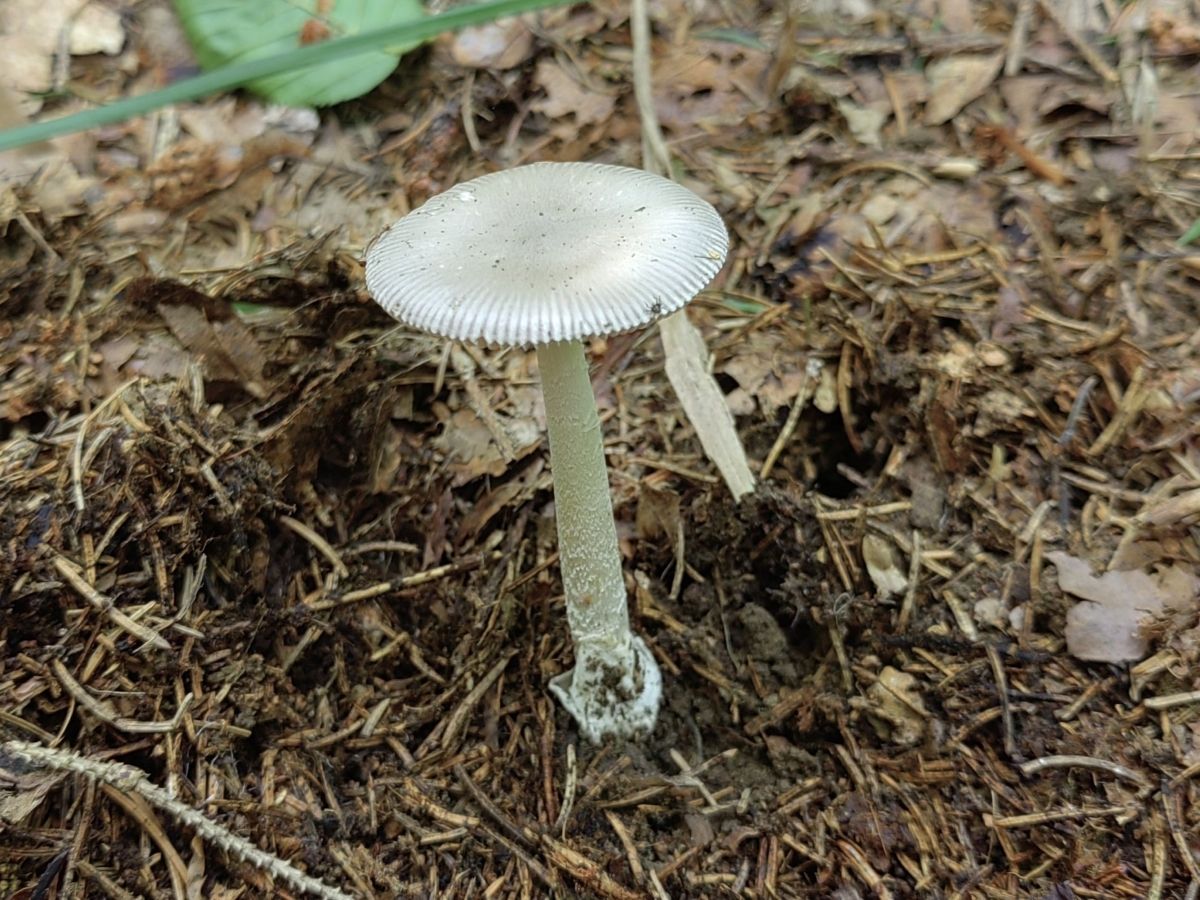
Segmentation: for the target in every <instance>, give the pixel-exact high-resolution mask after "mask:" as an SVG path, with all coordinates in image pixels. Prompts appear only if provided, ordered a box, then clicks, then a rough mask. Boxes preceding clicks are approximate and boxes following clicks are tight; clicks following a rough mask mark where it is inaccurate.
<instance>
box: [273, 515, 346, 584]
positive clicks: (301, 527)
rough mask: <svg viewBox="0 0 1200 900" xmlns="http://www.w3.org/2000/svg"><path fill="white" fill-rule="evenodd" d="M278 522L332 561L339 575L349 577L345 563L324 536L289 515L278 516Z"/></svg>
mask: <svg viewBox="0 0 1200 900" xmlns="http://www.w3.org/2000/svg"><path fill="white" fill-rule="evenodd" d="M279 523H280V524H281V525H286V526H287V527H288V529H290V530H291V531H294V532H295V533H296V534H298V535H299V536H300V537H302V538H304V540H306V541H308V542H309V543H310V544H312V545H313V547H315V548H316V550H317V552H318V553H320V554H321V555H322V556H324V557H325V558H326V559H327V560H329V561H330V562H331V563H333V568H334V569H335V570H336V571H337V573H338V574H339V575H341V576H342V577H343V578H347V577H349V575H350V570H349V569H347V568H346V564H345V563H344V562H342V557H341V556H340V555H339V554H338V552H337V551H336V550H334V549H333V546H332V545H331V544H330V543H329V541H327V540H325V538H323V537H321V536H320V535H319V534H317V533H316V532H315V531H313V530H312V529H311V528H309V527H308V526H307V525H305V524H304V523H303V522H300V521H298V520H296V519H293V518H292V517H291V516H280V517H279Z"/></svg>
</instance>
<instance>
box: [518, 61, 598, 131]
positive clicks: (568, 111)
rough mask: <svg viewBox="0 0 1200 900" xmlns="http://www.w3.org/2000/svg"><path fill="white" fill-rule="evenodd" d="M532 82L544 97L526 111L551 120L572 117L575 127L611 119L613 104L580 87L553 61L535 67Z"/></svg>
mask: <svg viewBox="0 0 1200 900" xmlns="http://www.w3.org/2000/svg"><path fill="white" fill-rule="evenodd" d="M533 80H534V82H535V83H536V84H537V86H538V87H540V88H541V89H542V90H544V91H545V92H546V96H545V97H544V98H541V99H538V100H534V101H533V103H531V104H530V108H531V109H533V110H534V111H535V112H540V113H542V114H543V115H546V116H548V117H549V118H551V119H558V118H561V117H563V116H568V115H574V116H575V122H576V124H578V125H589V124H592V123H595V122H603V121H605V120H606V119H607V118H608V117H609V116H611V115H612V113H613V109H614V107H615V106H616V103H617V101H616V98H615V97H613V96H612V95H611V94H602V93H600V92H598V91H593V90H591V89H590V88H588V87H586V86H585V85H583V84H580V83H579V82H578V81H577V80H576V79H575V78H573V77H572V76H571V75H570V74H569V73H568V72H567V71H566V70H564V69H563V67H562V66H561V65H560V64H559V63H558V62H557V61H555V60H553V59H543V60H542V61H541V62H539V63H538V66H537V71H536V73H535V74H534V76H533Z"/></svg>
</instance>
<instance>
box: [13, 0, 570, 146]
mask: <svg viewBox="0 0 1200 900" xmlns="http://www.w3.org/2000/svg"><path fill="white" fill-rule="evenodd" d="M569 2H571V0H491V2H489V3H478V4H473V5H471V6H460V7H458V8H457V9H452V10H450V11H448V12H444V13H441V14H439V15H436V16H430V17H429V18H427V19H422V20H421V21H419V22H410V23H405V24H403V25H396V26H393V27H390V28H381V29H379V30H378V31H367V32H363V33H362V34H355V35H351V36H350V37H345V38H338V39H336V40H331V41H324V42H321V43H318V44H310V45H309V46H307V47H300V48H298V49H296V50H292V51H289V52H288V53H281V54H279V55H278V56H269V57H265V58H263V59H254V60H249V61H247V62H244V63H238V64H237V65H235V66H226V67H224V68H221V69H214V70H213V71H211V72H205V73H204V74H203V75H198V76H196V77H195V78H189V79H187V80H185V81H179V82H176V83H175V84H172V85H170V86H169V87H165V88H163V89H162V90H159V91H151V92H150V93H148V94H139V95H138V96H136V97H127V98H125V99H124V100H117V101H116V102H114V103H109V104H106V105H105V106H99V107H96V108H95V109H88V110H84V111H83V112H78V113H73V114H72V115H69V116H62V117H61V118H57V119H49V120H47V121H44V122H35V123H33V124H32V125H22V126H21V127H19V128H9V129H6V130H4V131H0V151H3V150H11V149H13V148H14V147H21V146H24V145H25V144H32V143H34V142H36V141H44V140H46V139H48V138H52V137H58V136H59V135H63V134H71V133H72V132H76V131H86V130H87V129H89V128H97V127H99V126H101V125H111V124H112V123H114V122H123V121H125V120H126V119H132V118H135V117H136V116H144V115H145V114H146V113H148V112H153V111H154V110H156V109H159V108H161V107H164V106H170V105H171V104H172V103H183V102H185V101H188V100H195V99H197V98H199V97H204V96H207V95H208V94H215V93H217V92H218V91H228V90H232V89H233V88H236V87H238V86H240V85H242V84H245V83H246V82H247V81H253V80H255V79H256V78H264V77H266V76H268V75H277V74H279V73H280V72H287V71H290V70H293V69H301V68H304V67H305V66H313V65H317V64H319V63H324V62H329V61H331V60H335V59H343V58H344V57H346V56H352V55H354V54H357V53H364V52H367V51H371V50H381V49H383V48H385V47H393V46H397V45H403V44H416V43H420V42H422V41H427V40H429V39H430V38H432V37H435V36H437V35H439V34H441V33H442V32H444V31H454V30H457V29H459V28H465V27H467V26H468V25H479V24H481V23H484V22H490V21H492V20H493V19H500V18H503V17H505V16H515V15H519V14H520V13H525V12H530V11H531V10H535V9H542V8H544V7H547V6H561V5H563V4H564V3H569Z"/></svg>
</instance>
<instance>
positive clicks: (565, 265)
mask: <svg viewBox="0 0 1200 900" xmlns="http://www.w3.org/2000/svg"><path fill="white" fill-rule="evenodd" d="M728 245H729V240H728V236H727V234H726V232H725V226H724V224H723V223H722V222H721V217H720V216H719V215H718V214H717V211H716V210H715V209H714V208H713V207H712V205H711V204H709V203H707V202H705V201H704V200H702V199H701V198H700V197H698V196H696V195H695V194H694V193H692V192H691V191H689V190H687V189H686V188H684V187H681V186H679V185H677V184H675V183H674V182H672V181H669V180H667V179H665V178H660V177H659V176H657V175H651V174H649V173H646V172H643V171H641V170H640V169H628V168H624V167H620V166H608V165H598V164H594V163H534V164H532V165H527V166H521V167H519V168H515V169H511V170H508V171H505V172H496V173H494V174H491V175H484V176H482V177H480V178H476V179H473V180H471V181H467V182H463V183H462V184H459V185H456V186H455V187H452V188H450V189H449V190H448V191H446V192H444V193H442V194H439V195H438V196H436V197H433V198H432V199H430V200H429V201H427V202H426V203H425V204H424V205H423V206H421V207H420V208H419V209H417V210H415V211H413V212H411V213H409V214H408V215H407V216H405V217H404V218H402V219H400V221H398V222H396V223H395V224H394V225H392V226H391V227H390V228H389V229H388V230H387V231H385V232H383V234H381V235H380V236H379V237H378V238H376V239H375V241H374V242H373V243H372V244H371V246H370V247H368V248H367V259H366V278H367V288H368V289H369V290H370V292H371V294H372V296H374V298H375V300H376V301H377V302H378V303H379V304H380V306H382V307H383V308H384V309H385V310H387V312H388V313H390V314H391V315H392V316H393V317H395V318H396V319H399V320H400V321H401V322H404V323H406V324H408V325H410V326H412V327H414V328H418V329H420V330H421V331H425V332H429V333H430V334H435V335H440V336H442V337H445V338H450V339H453V340H458V341H472V342H480V343H485V344H492V345H501V346H515V347H528V346H530V345H533V346H535V347H536V348H537V358H538V367H539V369H540V371H541V379H542V392H543V395H544V397H545V403H546V425H547V430H548V432H549V438H550V466H551V474H552V475H553V478H554V504H555V516H556V519H557V525H558V552H559V566H560V568H561V569H562V580H563V588H564V592H565V593H566V605H567V620H568V623H569V625H570V629H571V637H572V638H573V640H574V644H575V668H574V669H573V670H572V671H570V672H567V673H565V674H563V675H561V676H559V677H557V678H555V679H553V681H552V682H551V684H550V689H551V691H552V692H553V693H554V695H555V696H556V697H558V699H559V700H560V701H561V702H562V704H563V706H564V707H566V709H567V711H568V712H569V713H570V714H571V715H572V716H573V717H574V718H575V720H576V721H577V722H578V723H579V728H580V730H581V731H582V732H583V734H584V735H585V736H586V737H588V738H590V739H591V740H594V741H598V740H600V739H601V738H603V737H605V736H609V735H611V736H615V737H634V736H639V735H645V734H648V733H649V732H650V731H651V730H652V729H653V728H654V722H655V719H656V717H657V715H658V706H659V700H660V698H661V695H662V676H661V674H660V673H659V671H658V665H657V664H656V663H655V661H654V657H653V655H652V654H651V653H650V650H649V648H648V647H647V646H646V644H645V642H644V641H643V640H642V639H641V638H640V637H638V636H637V635H635V634H633V633H632V632H631V631H630V629H629V612H628V608H627V604H626V596H625V581H624V577H623V576H622V572H621V557H620V553H619V551H618V548H617V532H616V526H615V523H614V520H613V506H612V498H611V495H610V493H609V485H608V472H607V470H606V468H605V462H604V447H603V442H602V437H601V431H600V420H599V418H598V416H597V414H596V399H595V396H594V395H593V393H592V386H591V381H590V379H589V377H588V366H587V361H586V359H585V357H584V352H583V344H582V341H583V340H585V339H586V338H589V337H596V336H600V335H610V334H616V333H619V332H624V331H631V330H633V329H636V328H641V327H643V326H645V325H648V324H649V323H651V322H653V321H655V320H656V319H658V318H660V317H661V316H665V315H667V314H668V313H671V312H674V311H675V310H677V309H679V308H680V307H681V306H683V305H684V304H685V303H687V302H688V301H689V300H690V299H692V297H694V296H695V295H696V294H697V293H699V292H700V291H701V290H702V289H703V288H704V286H705V285H707V284H708V282H709V281H710V280H711V279H712V278H713V276H714V275H715V274H716V273H717V271H718V270H719V269H720V268H721V265H722V263H723V262H724V260H725V254H726V252H727V250H728Z"/></svg>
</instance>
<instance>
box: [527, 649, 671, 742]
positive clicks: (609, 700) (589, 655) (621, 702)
mask: <svg viewBox="0 0 1200 900" xmlns="http://www.w3.org/2000/svg"><path fill="white" fill-rule="evenodd" d="M550 692H551V693H552V694H554V696H555V697H557V698H558V701H559V702H560V703H561V704H562V705H563V707H564V708H565V709H566V711H567V712H569V713H570V714H571V717H572V718H574V719H575V721H576V723H578V725H579V730H580V731H581V732H583V736H584V737H585V738H587V739H588V740H589V741H592V742H594V743H598V742H600V741H602V740H603V739H604V738H606V737H615V738H633V737H645V736H646V735H648V734H649V733H650V732H651V731H653V730H654V723H655V721H656V720H657V718H658V706H659V702H660V701H661V699H662V673H661V672H660V671H659V670H658V663H656V662H655V661H654V654H652V653H651V652H650V648H649V647H647V646H646V642H645V641H643V640H642V639H641V638H640V637H638V636H637V635H630V636H629V641H628V644H627V646H626V647H625V648H624V652H614V650H613V648H612V647H611V645H605V646H604V647H603V648H592V649H589V648H588V647H587V646H586V645H576V648H575V668H574V669H572V670H571V671H569V672H564V673H563V674H562V675H559V676H558V677H557V678H554V679H552V680H551V682H550Z"/></svg>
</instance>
